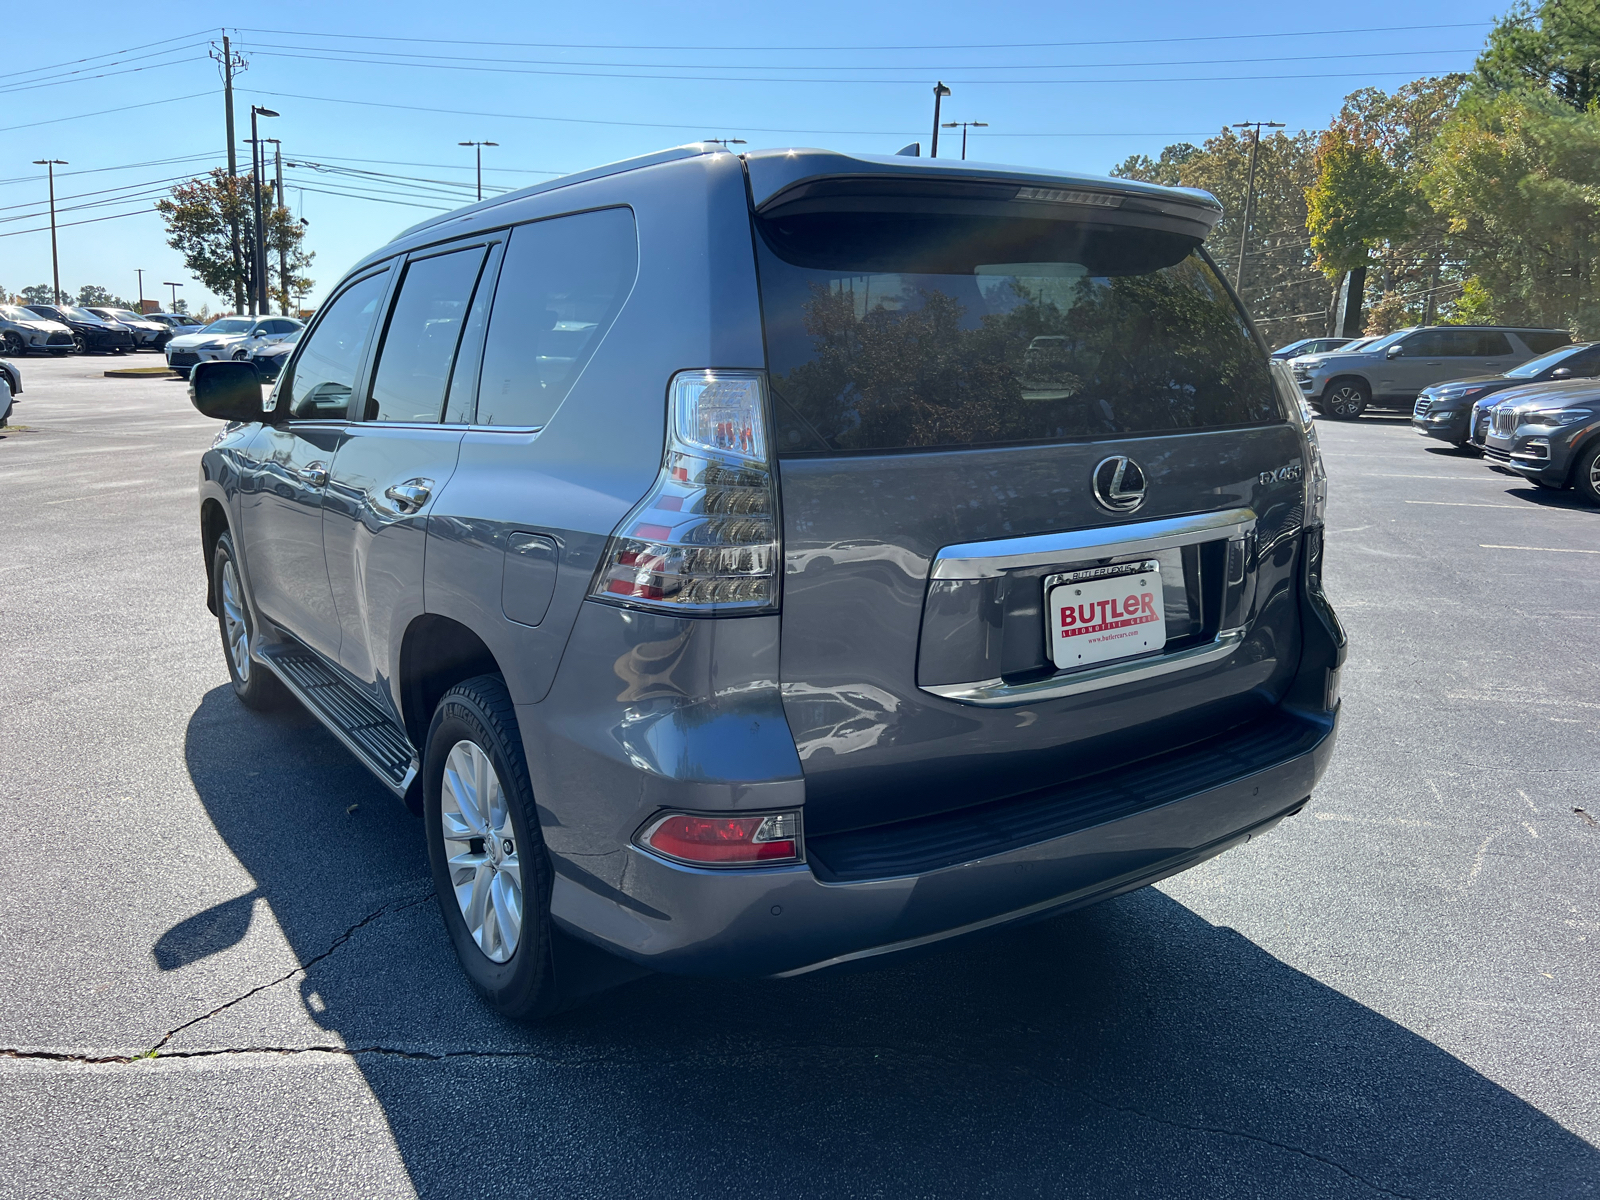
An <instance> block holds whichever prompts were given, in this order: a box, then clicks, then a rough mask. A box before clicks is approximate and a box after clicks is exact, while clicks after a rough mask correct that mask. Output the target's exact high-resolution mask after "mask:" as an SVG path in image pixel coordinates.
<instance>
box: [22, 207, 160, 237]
mask: <svg viewBox="0 0 1600 1200" xmlns="http://www.w3.org/2000/svg"><path fill="white" fill-rule="evenodd" d="M146 213H149V214H151V215H152V216H153V215H154V214H155V209H153V208H149V207H141V208H131V209H129V210H128V211H127V212H123V213H111V214H110V215H109V216H104V217H88V218H85V219H84V220H82V221H61V222H58V223H57V225H56V228H58V229H71V228H72V227H73V226H74V225H94V224H96V223H97V222H100V221H115V220H117V219H118V218H120V217H139V216H144V215H145V214H146ZM49 231H50V226H48V225H40V226H39V227H38V228H36V229H13V230H10V231H9V232H7V233H0V238H8V237H21V236H22V235H23V234H25V233H48V232H49Z"/></svg>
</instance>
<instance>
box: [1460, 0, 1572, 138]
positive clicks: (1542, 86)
mask: <svg viewBox="0 0 1600 1200" xmlns="http://www.w3.org/2000/svg"><path fill="white" fill-rule="evenodd" d="M1475 76H1476V77H1475V79H1474V81H1473V87H1474V90H1475V91H1477V92H1478V93H1479V94H1481V95H1484V96H1497V95H1504V94H1505V93H1507V92H1527V91H1539V92H1548V93H1549V94H1551V95H1553V96H1555V97H1556V98H1557V99H1559V100H1560V101H1561V102H1562V103H1564V104H1566V105H1567V106H1568V107H1570V108H1575V109H1577V110H1578V111H1579V112H1585V111H1587V110H1589V109H1590V108H1592V107H1593V106H1594V104H1595V101H1596V100H1597V99H1600V0H1543V2H1542V3H1541V4H1539V6H1538V7H1537V8H1535V7H1533V6H1532V5H1530V4H1529V3H1528V2H1527V0H1519V3H1518V4H1517V6H1516V7H1515V8H1513V9H1512V10H1511V11H1510V12H1509V13H1507V14H1506V15H1505V16H1504V17H1502V18H1501V19H1500V20H1499V21H1498V22H1496V23H1495V27H1494V30H1493V31H1492V32H1491V33H1490V34H1489V40H1488V44H1487V45H1486V46H1485V47H1484V50H1483V53H1482V54H1481V55H1479V56H1478V61H1477V64H1476V67H1475Z"/></svg>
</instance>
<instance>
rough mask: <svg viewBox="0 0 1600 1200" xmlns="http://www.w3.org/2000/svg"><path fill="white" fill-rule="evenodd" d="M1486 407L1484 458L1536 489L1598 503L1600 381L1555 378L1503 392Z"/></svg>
mask: <svg viewBox="0 0 1600 1200" xmlns="http://www.w3.org/2000/svg"><path fill="white" fill-rule="evenodd" d="M1499 401H1500V402H1499V403H1498V404H1496V405H1494V406H1493V407H1492V408H1490V409H1489V423H1488V428H1487V429H1486V430H1485V433H1484V446H1483V453H1484V457H1485V458H1487V459H1488V460H1489V461H1490V463H1491V464H1493V463H1499V464H1501V465H1502V466H1503V467H1505V468H1508V469H1509V470H1511V471H1514V472H1516V473H1517V474H1518V475H1521V476H1522V477H1523V478H1524V479H1531V480H1533V482H1534V483H1537V484H1539V485H1540V486H1541V487H1547V488H1566V487H1571V488H1573V489H1575V490H1576V491H1577V493H1578V495H1579V497H1581V498H1582V499H1583V500H1584V501H1585V502H1586V503H1588V504H1593V505H1600V380H1596V379H1560V380H1555V381H1552V382H1548V383H1533V384H1527V385H1525V386H1523V387H1517V388H1512V389H1510V390H1508V391H1505V392H1502V393H1501V394H1500V397H1499Z"/></svg>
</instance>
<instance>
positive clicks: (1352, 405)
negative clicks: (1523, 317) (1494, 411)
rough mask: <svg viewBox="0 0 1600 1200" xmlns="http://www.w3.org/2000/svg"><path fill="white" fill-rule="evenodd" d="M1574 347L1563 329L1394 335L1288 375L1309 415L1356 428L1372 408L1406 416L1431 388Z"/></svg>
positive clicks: (1304, 361)
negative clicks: (1395, 409)
mask: <svg viewBox="0 0 1600 1200" xmlns="http://www.w3.org/2000/svg"><path fill="white" fill-rule="evenodd" d="M1571 340H1572V335H1571V334H1569V333H1568V332H1567V331H1566V330H1564V329H1506V328H1499V327H1494V326H1487V325H1429V326H1423V327H1421V328H1414V329H1397V330H1395V331H1394V332H1393V333H1391V334H1387V335H1385V336H1384V337H1380V338H1378V339H1376V340H1374V341H1370V342H1366V343H1364V344H1363V345H1362V346H1361V347H1360V348H1359V349H1357V350H1354V351H1342V350H1335V351H1334V352H1333V353H1331V354H1316V355H1312V356H1310V357H1307V358H1297V359H1295V360H1294V361H1293V364H1292V370H1293V371H1294V377H1295V381H1296V382H1297V383H1299V385H1300V391H1301V393H1302V394H1303V395H1304V396H1305V398H1306V399H1307V400H1308V401H1309V402H1310V404H1311V407H1312V408H1313V409H1315V410H1316V411H1318V412H1321V413H1326V414H1327V415H1328V416H1330V417H1336V418H1338V419H1339V420H1341V421H1353V420H1355V419H1356V418H1357V417H1359V416H1360V415H1361V414H1362V413H1364V412H1365V411H1366V410H1367V406H1368V405H1370V404H1372V403H1374V402H1377V403H1380V404H1391V405H1393V404H1402V403H1403V404H1405V405H1406V406H1407V407H1408V408H1409V407H1410V406H1411V402H1412V401H1413V400H1415V399H1416V398H1417V395H1418V393H1420V392H1421V391H1422V390H1423V389H1424V388H1426V387H1430V386H1432V385H1433V384H1436V383H1444V382H1445V381H1447V380H1451V379H1464V378H1466V377H1467V376H1469V375H1503V374H1504V373H1505V372H1506V371H1508V370H1510V369H1511V368H1512V367H1514V366H1516V365H1517V364H1518V363H1523V362H1527V361H1528V359H1530V358H1533V357H1534V356H1535V355H1539V354H1545V353H1547V352H1549V351H1551V350H1554V349H1556V348H1557V347H1558V346H1564V345H1566V344H1567V343H1568V342H1570V341H1571Z"/></svg>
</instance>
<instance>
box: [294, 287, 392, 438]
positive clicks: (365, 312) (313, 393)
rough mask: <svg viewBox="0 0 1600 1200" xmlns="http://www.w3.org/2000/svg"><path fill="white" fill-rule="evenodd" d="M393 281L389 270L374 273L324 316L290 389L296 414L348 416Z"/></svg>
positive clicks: (304, 351)
mask: <svg viewBox="0 0 1600 1200" xmlns="http://www.w3.org/2000/svg"><path fill="white" fill-rule="evenodd" d="M388 282H389V273H388V272H387V271H380V272H378V273H377V274H376V275H369V276H367V277H366V278H365V279H363V280H360V281H359V282H357V283H354V284H352V285H351V286H350V287H348V288H346V289H345V290H344V291H343V292H341V293H340V294H339V295H338V296H337V297H336V298H335V299H334V301H333V303H332V304H331V305H329V306H328V309H327V311H326V312H324V313H323V314H322V320H320V321H318V322H317V327H316V328H315V329H314V330H312V331H311V333H310V335H309V336H308V338H307V340H306V344H305V346H304V348H303V349H302V350H301V353H300V358H299V361H298V362H296V363H295V365H294V374H293V376H291V378H290V380H289V383H288V386H287V388H286V389H285V395H286V396H287V398H288V404H289V414H290V415H291V416H295V417H312V418H315V417H342V416H344V414H345V409H346V408H348V407H349V404H350V391H351V389H352V388H353V387H355V382H356V373H357V372H358V371H359V370H360V369H361V358H362V355H363V354H365V353H366V349H367V342H368V341H369V340H370V339H371V337H372V327H373V324H374V322H375V320H376V318H377V315H378V302H379V301H380V300H382V299H383V292H384V288H385V287H386V286H387V285H388Z"/></svg>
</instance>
